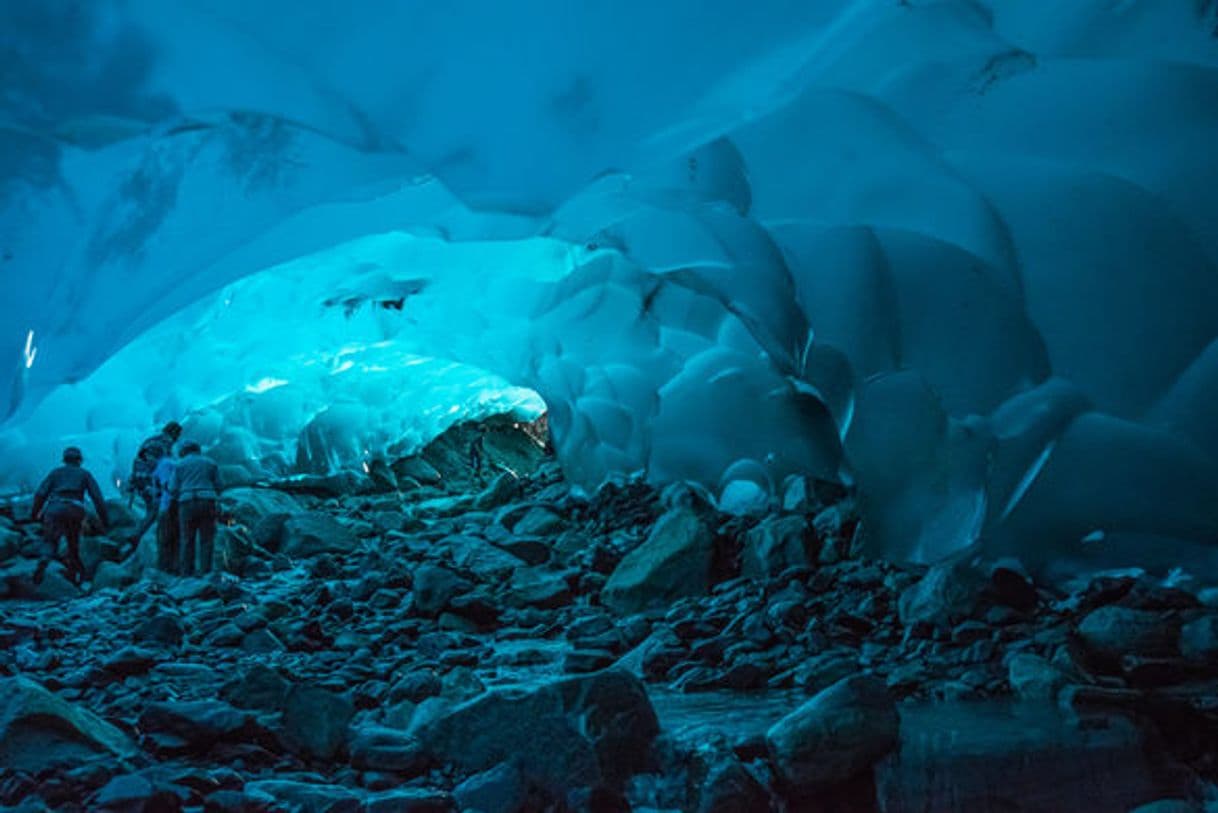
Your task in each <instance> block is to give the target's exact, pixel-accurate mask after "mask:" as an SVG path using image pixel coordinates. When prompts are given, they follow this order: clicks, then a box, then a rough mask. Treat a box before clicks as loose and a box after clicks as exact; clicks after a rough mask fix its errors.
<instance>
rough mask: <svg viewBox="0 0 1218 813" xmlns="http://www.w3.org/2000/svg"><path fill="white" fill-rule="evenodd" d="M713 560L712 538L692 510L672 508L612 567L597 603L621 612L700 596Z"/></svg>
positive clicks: (705, 588)
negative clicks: (637, 544) (646, 535)
mask: <svg viewBox="0 0 1218 813" xmlns="http://www.w3.org/2000/svg"><path fill="white" fill-rule="evenodd" d="M713 558H714V537H713V535H712V534H711V531H710V529H709V528H708V527H707V526H706V523H705V522H704V521H703V520H702V518H701V517H700V516H699V515H698V514H697V513H696V512H695V511H694V510H693V509H690V508H684V507H679V508H675V509H673V510H671V511H669V512H667V513H666V514H664V515H663V516H662V517H660V519H659V520H658V521H657V522H656V524H655V527H654V528H652V530H651V534H650V535H649V536H648V537H647V540H646V541H645V542H644V543H643V544H642V545H640V546H639V547H637V548H635V549H634V550H633V551H631V552H630V553H629V554H627V555H626V557H625V558H624V559H622V561H621V562H619V563H618V566H617V567H616V568H615V569H614V570H613V573H612V575H610V577H609V581H608V582H607V583H606V584H605V587H604V589H603V590H602V591H601V601H602V602H603V603H604V604H605V606H607V607H609V608H611V609H613V610H616V611H617V612H619V613H623V614H626V613H634V612H639V611H641V610H644V609H647V608H649V607H654V606H664V605H668V604H671V603H672V602H673V601H675V600H676V599H678V598H683V597H685V596H698V595H703V594H705V593H706V591H707V589H708V588H709V586H710V573H711V563H712V560H713Z"/></svg>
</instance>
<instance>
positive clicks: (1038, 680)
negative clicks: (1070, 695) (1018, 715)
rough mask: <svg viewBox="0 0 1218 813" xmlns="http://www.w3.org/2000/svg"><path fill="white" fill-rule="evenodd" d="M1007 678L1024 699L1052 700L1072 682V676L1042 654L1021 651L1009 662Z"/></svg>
mask: <svg viewBox="0 0 1218 813" xmlns="http://www.w3.org/2000/svg"><path fill="white" fill-rule="evenodd" d="M1007 679H1008V680H1009V681H1010V683H1011V688H1012V689H1013V690H1014V691H1015V694H1017V695H1019V697H1021V698H1023V699H1024V700H1052V699H1054V698H1056V697H1057V694H1058V692H1060V691H1061V690H1062V689H1063V688H1065V687H1066V686H1067V685H1068V684H1069V683H1070V682H1071V680H1070V676H1069V675H1067V674H1066V673H1065V672H1063V671H1062V670H1061V669H1058V668H1057V667H1056V666H1054V665H1053V664H1052V663H1050V662H1049V661H1048V660H1046V659H1044V658H1042V657H1041V656H1040V655H1035V654H1032V653H1030V652H1019V653H1016V654H1014V655H1012V656H1011V658H1010V659H1009V660H1008V662H1007Z"/></svg>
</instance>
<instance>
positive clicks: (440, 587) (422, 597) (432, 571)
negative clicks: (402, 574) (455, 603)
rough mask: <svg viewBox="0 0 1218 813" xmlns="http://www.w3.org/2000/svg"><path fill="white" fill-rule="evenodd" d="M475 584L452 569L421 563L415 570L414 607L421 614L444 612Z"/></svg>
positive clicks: (429, 614)
mask: <svg viewBox="0 0 1218 813" xmlns="http://www.w3.org/2000/svg"><path fill="white" fill-rule="evenodd" d="M473 586H474V585H473V584H472V583H471V582H470V581H469V580H468V579H463V578H461V577H460V576H458V575H457V574H456V573H453V572H452V571H451V570H449V569H447V568H443V567H439V566H437V565H420V566H419V568H418V569H417V570H415V572H414V593H413V601H414V609H415V612H417V613H419V614H420V615H426V616H434V615H438V614H439V613H440V612H442V611H443V610H444V609H445V608H446V607H447V606H448V603H449V602H450V601H452V600H453V598H455V597H456V596H458V595H460V594H462V593H466V592H469V591H470V590H471V589H473Z"/></svg>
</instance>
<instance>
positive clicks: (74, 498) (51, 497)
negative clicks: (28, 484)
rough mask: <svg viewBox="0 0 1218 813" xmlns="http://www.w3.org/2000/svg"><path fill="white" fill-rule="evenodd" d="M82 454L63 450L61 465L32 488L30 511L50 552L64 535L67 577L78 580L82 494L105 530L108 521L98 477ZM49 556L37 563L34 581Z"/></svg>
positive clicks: (73, 449)
mask: <svg viewBox="0 0 1218 813" xmlns="http://www.w3.org/2000/svg"><path fill="white" fill-rule="evenodd" d="M84 459H85V458H84V455H83V454H81V451H80V449H77V448H76V447H75V446H69V447H68V448H66V449H64V450H63V465H62V466H60V467H59V468H57V469H54V470H52V471H51V473H50V474H48V475H47V476H46V479H45V480H43V481H42V484H41V485H39V486H38V490H37V491H36V492H34V505H33V510H32V511H31V514H32V516H33V517H34V518H35V519H40V520H41V521H42V538H43V540H44V541H45V542H46V543H47V545H48V546H49V547H50V551H51V554H50V555H51V556H56V555H57V552H58V548H59V540H60V538H61V537H63V538H66V539H67V543H68V551H67V557H66V562H65V564H66V565H67V568H68V578H69V579H71V580H72V581H73V582H74V583H76V584H80V582H81V580H82V579H83V578H84V575H85V567H84V564H83V563H82V562H81V561H80V528H81V525H83V524H84V521H85V494H88V495H89V499H90V500H92V501H93V508H94V509H96V511H97V518H98V519H100V520H101V524H102V530H103V531H104V530H105V529H106V527H107V526H109V524H110V517H109V516H108V515H107V513H106V501H105V500H104V499H102V493H101V489H100V488H98V487H97V480H95V479H93V475H92V474H90V473H89V472H88V471H87V470H86V469H85V468H84V466H83V463H84ZM48 564H50V560H49V559H44V560H43V561H42V562H40V563H39V564H38V569H37V571H36V572H35V576H34V581H35V582H40V581H42V576H43V574H44V573H45V572H46V568H47V565H48Z"/></svg>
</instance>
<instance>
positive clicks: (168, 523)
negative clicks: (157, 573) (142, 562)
mask: <svg viewBox="0 0 1218 813" xmlns="http://www.w3.org/2000/svg"><path fill="white" fill-rule="evenodd" d="M177 467H178V463H177V460H175V459H174V458H173V456H172V455H169V456H167V457H162V458H161V462H160V463H157V464H156V468H155V469H154V470H153V472H152V485H153V488H154V490H155V491H156V498H157V519H156V522H157V525H156V566H157V568H158V569H159V570H161V571H162V572H165V573H178V572H179V571H180V568H179V562H178V506H177V503H175V502H174V501H173V495H172V493H171V492H170V488H171V487H172V485H173V473H174V471H175V470H176V469H177Z"/></svg>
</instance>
